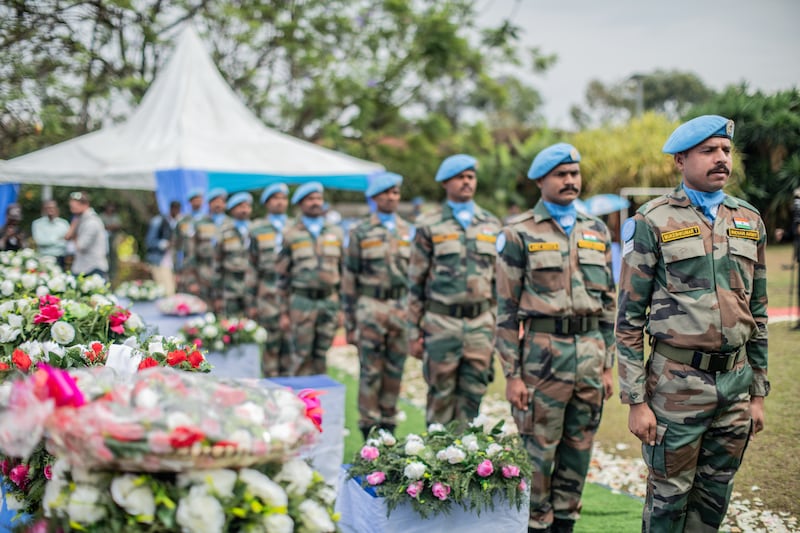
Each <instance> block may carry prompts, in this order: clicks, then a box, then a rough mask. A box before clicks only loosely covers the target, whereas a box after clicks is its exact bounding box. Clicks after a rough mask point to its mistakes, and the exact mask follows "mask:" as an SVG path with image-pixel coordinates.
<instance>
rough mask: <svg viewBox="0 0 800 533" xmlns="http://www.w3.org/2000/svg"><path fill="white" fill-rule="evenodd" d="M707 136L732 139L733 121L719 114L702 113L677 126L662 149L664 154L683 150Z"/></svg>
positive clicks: (695, 144)
mask: <svg viewBox="0 0 800 533" xmlns="http://www.w3.org/2000/svg"><path fill="white" fill-rule="evenodd" d="M709 137H727V138H728V139H733V121H732V120H730V119H728V118H725V117H721V116H719V115H703V116H701V117H697V118H693V119H692V120H690V121H689V122H685V123H683V124H681V125H680V126H678V127H677V128H676V129H675V131H673V132H672V135H670V136H669V139H667V142H665V143H664V148H662V150H663V151H664V153H665V154H677V153H680V152H685V151H686V150H688V149H689V148H692V147H694V146H697V145H698V144H700V143H701V142H703V141H705V140H706V139H708V138H709Z"/></svg>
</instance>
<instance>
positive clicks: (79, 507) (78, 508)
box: [67, 484, 106, 526]
mask: <svg viewBox="0 0 800 533" xmlns="http://www.w3.org/2000/svg"><path fill="white" fill-rule="evenodd" d="M99 499H100V491H99V490H98V489H97V488H96V487H94V486H92V485H83V484H80V485H76V486H75V490H74V491H72V494H70V496H69V503H68V504H67V514H68V515H69V519H70V520H74V521H75V522H78V523H79V524H81V525H84V526H86V525H91V524H94V523H95V522H97V521H98V520H100V519H102V518H103V517H104V516H105V515H106V510H105V508H104V507H102V506H100V505H97V501H98V500H99Z"/></svg>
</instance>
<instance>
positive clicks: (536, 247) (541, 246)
mask: <svg viewBox="0 0 800 533" xmlns="http://www.w3.org/2000/svg"><path fill="white" fill-rule="evenodd" d="M559 249H560V247H559V246H558V243H557V242H530V243H528V251H529V252H542V251H546V250H559Z"/></svg>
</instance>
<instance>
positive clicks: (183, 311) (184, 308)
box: [175, 302, 191, 316]
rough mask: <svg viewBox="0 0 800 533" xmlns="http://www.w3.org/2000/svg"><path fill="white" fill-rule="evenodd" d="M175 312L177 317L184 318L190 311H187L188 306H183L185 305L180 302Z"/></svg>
mask: <svg viewBox="0 0 800 533" xmlns="http://www.w3.org/2000/svg"><path fill="white" fill-rule="evenodd" d="M175 311H177V313H178V315H180V316H186V315H188V314H189V312H190V311H191V309H189V306H188V305H187V304H185V303H183V302H181V303H179V304H178V306H177V307H176V308H175Z"/></svg>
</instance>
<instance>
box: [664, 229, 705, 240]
mask: <svg viewBox="0 0 800 533" xmlns="http://www.w3.org/2000/svg"><path fill="white" fill-rule="evenodd" d="M696 235H700V226H691V227H688V228H683V229H676V230H673V231H665V232H664V233H662V234H661V242H672V241H677V240H680V239H686V238H688V237H694V236H696Z"/></svg>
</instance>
